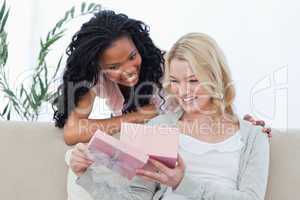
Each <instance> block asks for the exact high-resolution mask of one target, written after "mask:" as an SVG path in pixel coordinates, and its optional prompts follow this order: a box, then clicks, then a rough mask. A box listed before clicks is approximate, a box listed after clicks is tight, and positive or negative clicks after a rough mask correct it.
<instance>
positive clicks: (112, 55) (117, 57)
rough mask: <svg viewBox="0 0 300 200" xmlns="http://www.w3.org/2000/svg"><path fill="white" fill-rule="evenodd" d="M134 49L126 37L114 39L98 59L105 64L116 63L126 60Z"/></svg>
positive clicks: (130, 40)
mask: <svg viewBox="0 0 300 200" xmlns="http://www.w3.org/2000/svg"><path fill="white" fill-rule="evenodd" d="M135 48H136V47H135V45H134V43H133V41H132V39H130V38H129V37H127V36H123V37H120V38H118V39H116V40H115V41H114V42H113V43H112V44H111V45H110V46H109V47H108V48H107V49H106V50H105V51H104V52H103V54H102V55H101V57H100V59H101V61H102V62H105V63H111V62H112V63H117V62H121V61H123V60H124V59H126V58H127V57H128V56H129V54H130V53H131V52H132V50H134V49H135Z"/></svg>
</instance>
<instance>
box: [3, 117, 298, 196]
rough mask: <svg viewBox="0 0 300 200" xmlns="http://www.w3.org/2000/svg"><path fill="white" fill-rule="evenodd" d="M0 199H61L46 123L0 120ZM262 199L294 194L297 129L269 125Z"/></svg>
mask: <svg viewBox="0 0 300 200" xmlns="http://www.w3.org/2000/svg"><path fill="white" fill-rule="evenodd" d="M0 133H1V134H0V158H1V161H0V199H5V200H66V199H67V194H66V178H67V166H66V164H65V162H64V154H65V152H66V150H67V149H68V148H70V147H67V146H66V145H65V144H64V142H63V137H62V131H61V130H59V129H57V128H54V126H53V124H51V123H26V122H3V121H1V122H0ZM273 135H274V136H273V138H272V142H271V166H270V178H269V183H268V193H267V197H266V199H267V200H283V199H284V200H295V199H298V198H299V197H300V130H290V131H287V132H285V133H279V132H276V131H273Z"/></svg>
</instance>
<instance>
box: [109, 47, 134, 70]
mask: <svg viewBox="0 0 300 200" xmlns="http://www.w3.org/2000/svg"><path fill="white" fill-rule="evenodd" d="M136 52H137V49H136V48H134V49H133V50H132V51H131V52H130V54H129V55H128V57H127V58H130V57H131V56H132V55H133V54H134V53H136ZM120 64H122V63H110V64H106V65H105V66H114V65H120Z"/></svg>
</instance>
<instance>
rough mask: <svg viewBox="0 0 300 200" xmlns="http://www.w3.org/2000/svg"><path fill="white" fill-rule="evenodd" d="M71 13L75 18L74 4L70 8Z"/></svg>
mask: <svg viewBox="0 0 300 200" xmlns="http://www.w3.org/2000/svg"><path fill="white" fill-rule="evenodd" d="M70 14H71V17H72V18H74V16H75V6H73V7H72V8H71V10H70Z"/></svg>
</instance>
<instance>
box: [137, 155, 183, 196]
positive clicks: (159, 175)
mask: <svg viewBox="0 0 300 200" xmlns="http://www.w3.org/2000/svg"><path fill="white" fill-rule="evenodd" d="M149 161H150V162H151V163H152V164H153V165H154V166H155V168H156V169H157V172H153V171H148V170H144V169H137V170H136V174H137V175H138V176H140V177H142V178H144V179H146V180H150V181H155V182H159V183H161V184H164V185H167V186H169V187H172V188H173V189H174V190H175V189H176V188H177V186H178V185H179V184H180V182H181V180H182V178H183V177H184V172H185V164H184V161H183V159H182V158H181V156H180V155H179V154H178V156H177V165H176V167H175V168H174V169H171V168H169V167H167V166H166V165H164V164H163V163H161V162H159V161H156V160H153V159H149Z"/></svg>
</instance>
